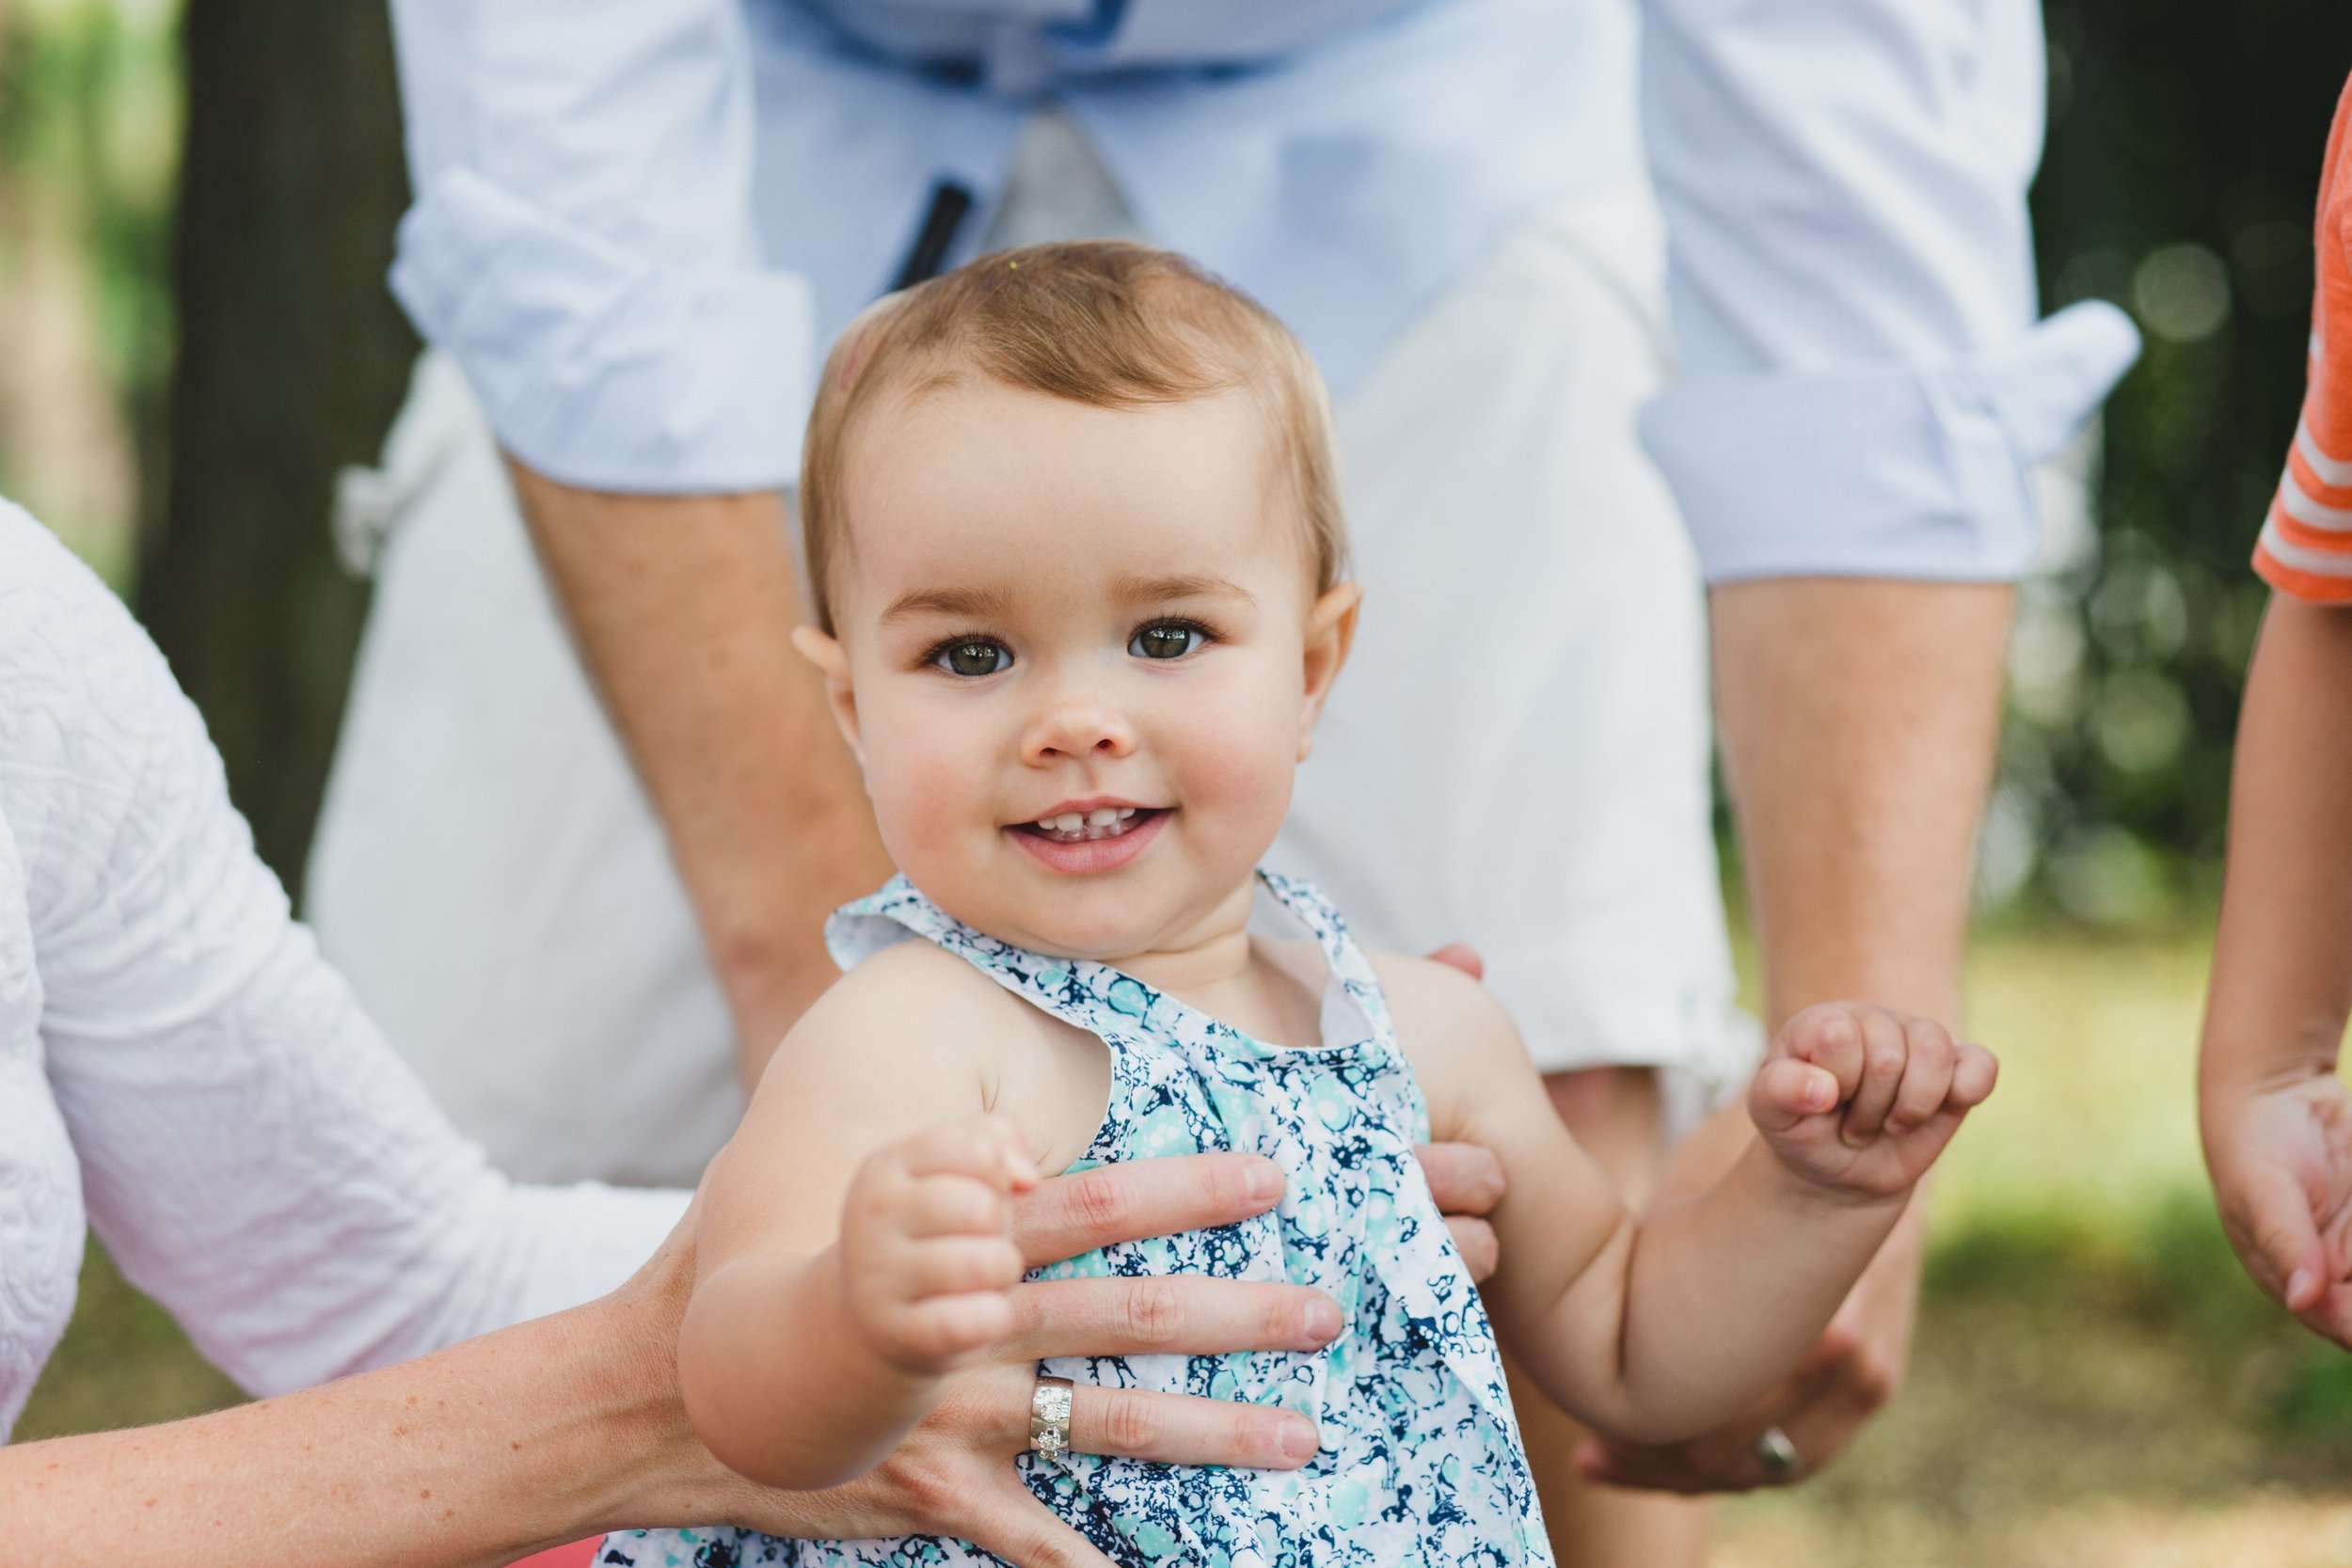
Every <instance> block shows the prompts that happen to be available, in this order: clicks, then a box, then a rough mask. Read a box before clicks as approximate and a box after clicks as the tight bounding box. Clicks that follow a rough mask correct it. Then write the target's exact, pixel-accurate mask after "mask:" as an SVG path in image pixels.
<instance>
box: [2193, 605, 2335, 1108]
mask: <svg viewBox="0 0 2352 1568" xmlns="http://www.w3.org/2000/svg"><path fill="white" fill-rule="evenodd" d="M2347 693H2352V610H2342V609H2335V608H2329V607H2322V606H2317V605H2310V604H2304V603H2301V602H2299V601H2296V600H2295V599H2291V598H2288V597H2286V596H2284V595H2280V596H2278V597H2275V598H2274V599H2273V600H2272V601H2271V606H2270V611H2269V613H2268V615H2267V616H2265V619H2264V622H2263V631H2262V640H2261V641H2260V643H2259V644H2258V645H2257V646H2256V648H2255V651H2254V662H2253V669H2252V671H2251V673H2250V674H2249V678H2248V681H2247V689H2246V706H2245V712H2244V715H2243V717H2242V718H2241V719H2240V720H2239V723H2238V735H2237V755H2236V765H2235V774H2234V778H2233V785H2232V789H2231V797H2230V860H2229V870H2228V873H2227V876H2226V878H2225V879H2224V882H2223V886H2222V893H2221V926H2220V931H2219V934H2218V936H2217V938H2216V941H2215V944H2214V976H2213V994H2212V998H2211V1001H2210V1002H2209V1003H2208V1005H2207V1012H2206V1023H2205V1047H2204V1053H2203V1056H2202V1059H2201V1074H2202V1076H2203V1079H2204V1082H2205V1085H2206V1087H2207V1088H2208V1090H2216V1091H2226V1090H2231V1089H2238V1090H2245V1089H2256V1088H2262V1087H2269V1086H2275V1085H2278V1084H2279V1083H2280V1082H2283V1081H2285V1080H2289V1079H2296V1078H2304V1077H2310V1076H2312V1075H2314V1074H2332V1073H2333V1072H2334V1071H2335V1065H2336V1054H2337V1050H2338V1047H2339V1046H2340V1044H2341V1043H2342V1041H2343V1038H2344V1019H2345V1015H2346V1013H2347V1011H2352V953H2348V950H2347V948H2346V946H2345V942H2344V933H2345V932H2346V931H2352V877H2347V876H2345V875H2344V868H2345V866H2347V865H2352V798H2347V796H2346V795H2345V793H2344V781H2345V780H2346V779H2352V725H2347V724H2345V723H2344V702H2345V698H2346V694H2347Z"/></svg>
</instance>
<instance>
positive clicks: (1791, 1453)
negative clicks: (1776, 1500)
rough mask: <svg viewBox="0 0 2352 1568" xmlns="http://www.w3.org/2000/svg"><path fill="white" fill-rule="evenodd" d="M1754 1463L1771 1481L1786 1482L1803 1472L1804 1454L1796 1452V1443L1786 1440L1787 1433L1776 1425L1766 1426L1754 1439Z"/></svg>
mask: <svg viewBox="0 0 2352 1568" xmlns="http://www.w3.org/2000/svg"><path fill="white" fill-rule="evenodd" d="M1756 1463H1757V1464H1759V1465H1763V1466H1764V1473H1765V1474H1766V1475H1768V1476H1770V1477H1771V1478H1772V1480H1773V1481H1778V1482H1782V1483H1786V1482H1788V1481H1794V1480H1796V1479H1797V1477H1799V1476H1800V1475H1803V1474H1804V1455H1803V1454H1800V1453H1799V1452H1797V1445H1796V1444H1794V1443H1791V1442H1790V1441H1788V1433H1785V1432H1783V1431H1781V1430H1780V1428H1778V1427H1776V1426H1770V1427H1766V1428H1765V1429H1764V1430H1763V1432H1762V1433H1759V1434H1758V1435H1757V1437H1756Z"/></svg>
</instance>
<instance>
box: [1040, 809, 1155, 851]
mask: <svg viewBox="0 0 2352 1568" xmlns="http://www.w3.org/2000/svg"><path fill="white" fill-rule="evenodd" d="M1162 809H1163V808H1160V807H1157V806H1097V807H1095V808H1094V809H1093V810H1092V811H1066V812H1062V813H1060V814H1059V815H1058V816H1041V817H1039V818H1038V819H1037V820H1036V821H1034V822H1024V823H1021V824H1020V825H1019V831H1020V832H1025V833H1035V834H1036V835H1037V836H1038V837H1040V838H1042V839H1049V840H1051V841H1052V842H1054V843H1056V844H1085V843H1087V842H1088V841H1089V840H1091V839H1098V838H1118V837H1120V836H1121V835H1122V834H1125V833H1131V832H1135V831H1136V829H1137V828H1140V827H1142V826H1143V825H1144V824H1145V823H1146V822H1149V821H1150V820H1151V819H1152V818H1153V817H1155V816H1159V815H1160V812H1161V810H1162Z"/></svg>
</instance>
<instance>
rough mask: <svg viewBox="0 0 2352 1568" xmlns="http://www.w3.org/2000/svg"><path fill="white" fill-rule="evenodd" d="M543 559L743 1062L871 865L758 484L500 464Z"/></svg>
mask: <svg viewBox="0 0 2352 1568" xmlns="http://www.w3.org/2000/svg"><path fill="white" fill-rule="evenodd" d="M513 471H514V474H515V479H516V490H517V492H518V494H519V495H520V497H521V499H522V503H523V512H524V515H525V516H527V517H528V518H529V519H530V522H531V530H532V537H533V538H534V540H535V541H536V542H537V545H538V547H539V552H540V556H541V559H542V560H543V561H544V562H546V564H547V568H548V577H549V578H550V579H551V581H552V582H553V584H554V586H555V591H556V593H557V594H558V596H559V597H560V598H561V600H562V602H563V605H564V613H565V615H566V617H567V618H568V620H569V621H570V624H571V626H572V629H573V634H574V636H575V637H576V638H577V640H578V641H579V643H580V653H581V657H582V658H583V659H584V660H585V662H586V664H587V666H588V669H589V672H590V673H591V674H592V675H593V676H594V677H595V680H596V685H597V688H598V689H599V690H600V691H601V693H602V695H603V698H604V702H605V705H606V708H607V710H608V711H609V712H610V713H611V715H612V721H613V724H614V727H615V728H616V729H617V730H618V731H619V733H620V736H621V738H622V740H623V742H624V743H625V744H626V745H627V747H628V753H629V756H630V758H631V760H632V761H633V762H634V764H635V766H636V768H637V772H638V776H639V777H640V778H641V779H642V780H643V781H644V784H645V788H646V792H647V794H648V795H649V796H650V797H651V798H652V800H653V803H654V808H655V810H656V811H657V812H658V813H659V814H660V817H661V820H662V824H663V827H664V829H665V831H666V832H667V833H668V837H669V844H670V851H671V854H672V856H673V857H674V858H675V861H676V863H677V866H678V870H679V874H680V876H681V877H682V878H683V879H684V881H685V883H686V888H687V891H688V894H689V895H690V896H691V899H692V901H693V905H694V911H695V915H696V918H697V919H698V920H699V921H700V923H701V927H702V932H703V936H704V939H705V941H706V942H707V944H708V946H709V949H710V953H711V956H712V959H713V962H714V963H715V965H716V967H717V970H718V974H719V977H720V980H721V982H722V984H723V986H724V987H725V989H726V992H727V997H728V1001H729V1003H730V1005H731V1006H732V1007H733V1010H734V1014H735V1020H736V1024H737V1029H738V1035H739V1039H740V1042H741V1045H742V1049H743V1052H744V1058H745V1060H744V1065H745V1069H746V1074H747V1076H756V1074H757V1071H758V1069H759V1068H760V1067H761V1066H762V1065H763V1064H764V1063H765V1062H766V1060H767V1056H768V1053H769V1052H770V1051H771V1050H772V1049H773V1048H774V1045H775V1042H776V1041H777V1040H779V1039H781V1038H782V1037H783V1036H784V1032H785V1030H786V1029H787V1027H788V1026H789V1025H790V1024H791V1022H792V1021H793V1020H794V1019H795V1018H797V1017H798V1016H799V1015H800V1013H801V1011H802V1009H803V1008H804V1007H805V1006H807V1005H808V1004H809V1003H810V1002H811V1001H813V1000H814V999H815V998H816V996H817V995H818V992H820V991H821V990H824V988H825V987H826V986H827V985H828V984H830V983H831V982H832V980H833V978H834V967H833V964H832V962H831V961H830V960H829V959H828V958H826V956H825V952H824V945H823V927H824V918H825V916H826V914H827V913H828V912H830V911H832V910H833V909H834V907H836V906H837V905H839V904H841V903H843V902H845V901H846V900H848V899H850V898H851V897H854V896H856V895H859V894H861V893H866V892H870V891H871V890H872V888H873V887H874V886H875V884H877V883H878V882H880V881H881V880H882V878H883V877H885V876H886V875H887V874H888V870H889V864H888V861H887V860H886V858H885V857H884V856H883V854H882V845H881V840H880V838H879V837H878V836H877V834H876V832H875V830H874V826H873V820H872V816H871V814H870V812H869V811H868V810H867V807H866V797H865V792H864V789H863V788H862V787H861V785H860V784H859V782H858V779H857V775H856V770H855V768H854V767H853V766H852V764H851V762H850V757H849V754H848V751H847V749H846V748H845V747H844V746H843V745H842V744H841V742H840V739H839V737H838V736H836V734H835V733H834V725H833V721H832V718H831V716H830V714H829V713H828V712H827V710H826V708H825V705H824V701H823V693H822V689H821V688H820V687H819V685H818V680H817V677H816V675H815V673H813V672H811V671H810V670H808V669H807V668H806V667H805V666H803V664H802V662H801V660H800V657H799V656H798V655H797V654H795V653H794V652H793V649H792V645H791V641H790V638H791V630H792V627H793V626H794V625H795V624H796V623H797V622H798V621H799V619H800V616H801V605H800V594H799V588H798V586H797V582H796V579H795V578H794V575H793V567H792V559H791V549H790V544H789V540H788V538H787V530H786V527H785V517H784V511H783V505H782V502H781V499H780V498H779V497H778V496H777V495H776V494H775V493H774V492H772V491H766V492H758V493H755V494H749V495H736V496H624V495H614V494H610V493H606V492H600V491H588V490H580V489H576V488H574V487H572V486H570V485H565V484H559V483H555V482H554V481H551V480H548V479H547V478H545V477H543V476H541V475H538V474H534V473H532V471H531V470H530V469H528V468H526V467H522V466H520V465H518V464H517V465H513Z"/></svg>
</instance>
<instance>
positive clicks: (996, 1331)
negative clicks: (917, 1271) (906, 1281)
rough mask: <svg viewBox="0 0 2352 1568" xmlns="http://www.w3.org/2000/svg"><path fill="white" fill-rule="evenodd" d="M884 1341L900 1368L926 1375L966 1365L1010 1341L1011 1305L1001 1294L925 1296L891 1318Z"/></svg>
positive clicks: (995, 1292) (1011, 1326) (904, 1307)
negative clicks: (888, 1345) (885, 1340)
mask: <svg viewBox="0 0 2352 1568" xmlns="http://www.w3.org/2000/svg"><path fill="white" fill-rule="evenodd" d="M891 1317H892V1319H893V1320H894V1321H893V1322H891V1323H890V1324H889V1326H888V1338H889V1341H890V1343H891V1344H892V1345H893V1346H894V1347H895V1348H896V1350H897V1353H898V1354H896V1355H894V1356H893V1357H892V1359H893V1360H895V1361H896V1362H897V1363H898V1365H900V1366H904V1367H909V1368H910V1370H924V1371H929V1372H933V1373H936V1372H941V1371H947V1370H954V1369H955V1368H957V1367H960V1366H964V1365H968V1364H969V1363H971V1362H972V1361H974V1360H976V1359H977V1358H978V1356H979V1355H980V1354H981V1353H983V1352H986V1351H990V1350H993V1349H994V1348H995V1347H996V1346H998V1345H1001V1344H1003V1343H1004V1342H1005V1340H1006V1339H1008V1338H1010V1337H1011V1335H1012V1330H1013V1312H1012V1302H1011V1299H1010V1298H1009V1296H1008V1295H1007V1294H1006V1293H1005V1292H1004V1291H974V1292H971V1293H969V1294H965V1295H953V1296H928V1297H926V1298H924V1299H923V1300H921V1301H916V1302H909V1303H907V1304H905V1305H903V1306H901V1307H898V1309H897V1310H896V1311H895V1312H893V1313H892V1314H891Z"/></svg>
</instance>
